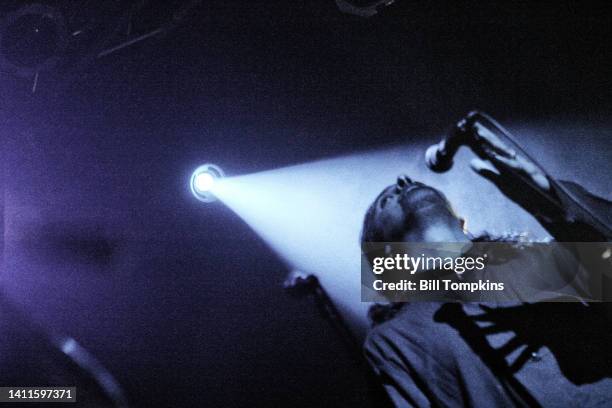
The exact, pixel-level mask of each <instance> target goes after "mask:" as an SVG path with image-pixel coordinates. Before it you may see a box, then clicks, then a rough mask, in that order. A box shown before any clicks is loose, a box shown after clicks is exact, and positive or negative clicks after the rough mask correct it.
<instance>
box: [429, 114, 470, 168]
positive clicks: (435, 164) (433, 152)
mask: <svg viewBox="0 0 612 408" xmlns="http://www.w3.org/2000/svg"><path fill="white" fill-rule="evenodd" d="M479 116H480V113H479V112H476V111H473V112H470V113H468V114H467V116H466V117H465V118H463V119H461V120H460V121H459V122H458V123H457V124H456V125H455V127H453V129H452V130H451V131H450V133H449V134H448V136H446V137H445V138H444V139H442V140H441V141H440V142H439V143H436V144H434V145H431V146H429V148H427V151H425V163H426V164H427V167H429V168H430V169H431V170H433V171H435V172H436V173H444V172H445V171H448V170H449V169H450V168H451V167H453V157H454V156H455V154H456V153H457V150H459V148H460V147H461V146H464V145H469V144H470V143H472V142H473V141H475V140H476V137H475V132H474V123H475V122H476V121H477V120H478V117H479Z"/></svg>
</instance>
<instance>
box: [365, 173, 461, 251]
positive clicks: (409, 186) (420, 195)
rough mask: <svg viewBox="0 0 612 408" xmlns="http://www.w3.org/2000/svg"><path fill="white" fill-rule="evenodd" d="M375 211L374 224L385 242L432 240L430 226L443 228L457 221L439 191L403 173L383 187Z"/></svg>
mask: <svg viewBox="0 0 612 408" xmlns="http://www.w3.org/2000/svg"><path fill="white" fill-rule="evenodd" d="M374 211H375V213H374V216H375V227H376V228H377V229H378V230H379V231H382V232H383V236H384V241H387V242H393V241H396V242H397V241H411V242H421V241H427V240H432V237H431V236H428V234H430V235H431V231H432V230H434V231H435V230H436V229H437V230H439V231H441V232H444V231H443V230H444V229H447V228H453V227H456V225H457V223H458V221H459V220H458V219H457V218H456V216H455V215H454V213H453V212H452V210H451V208H450V206H449V204H448V201H447V200H446V198H445V197H444V195H443V194H442V193H441V192H440V191H438V190H436V189H434V188H432V187H429V186H427V185H425V184H423V183H419V182H415V181H412V180H411V179H410V178H408V177H407V176H405V175H402V176H400V177H398V178H397V182H396V183H395V184H393V185H391V186H389V187H387V188H386V189H385V190H383V192H382V193H381V194H380V195H379V196H378V198H377V199H376V201H375V203H374ZM434 238H435V237H434Z"/></svg>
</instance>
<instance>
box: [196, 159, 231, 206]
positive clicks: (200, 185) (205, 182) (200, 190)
mask: <svg viewBox="0 0 612 408" xmlns="http://www.w3.org/2000/svg"><path fill="white" fill-rule="evenodd" d="M223 176H224V173H223V170H221V168H219V167H218V166H215V165H214V164H204V165H202V166H200V167H198V168H197V169H195V171H194V172H193V173H192V174H191V180H190V183H189V186H190V188H191V192H192V193H193V195H194V196H195V197H196V198H197V199H198V200H200V201H202V202H205V203H210V202H212V201H215V200H216V198H215V196H214V194H213V190H214V187H215V184H217V181H218V180H219V179H221V178H223Z"/></svg>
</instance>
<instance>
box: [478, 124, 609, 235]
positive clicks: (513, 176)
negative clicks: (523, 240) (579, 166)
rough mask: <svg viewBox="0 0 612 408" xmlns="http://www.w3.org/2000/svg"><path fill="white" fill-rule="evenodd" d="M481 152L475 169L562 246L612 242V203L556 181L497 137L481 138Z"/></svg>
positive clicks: (483, 136) (572, 185) (581, 189)
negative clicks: (484, 158) (575, 243)
mask: <svg viewBox="0 0 612 408" xmlns="http://www.w3.org/2000/svg"><path fill="white" fill-rule="evenodd" d="M479 139H480V141H481V145H480V146H479V147H480V149H481V150H480V152H481V153H482V154H484V156H485V157H486V160H482V159H474V160H472V163H471V167H472V169H473V170H474V171H475V172H476V173H478V174H479V175H481V176H483V177H485V178H486V179H488V180H490V181H491V182H492V183H493V184H495V185H496V186H497V187H498V188H499V190H500V191H501V192H502V193H503V194H504V195H505V196H506V197H508V198H510V199H511V200H512V201H514V202H515V203H517V204H518V205H520V206H521V207H522V208H524V209H525V210H526V211H528V212H529V213H530V214H532V215H533V216H534V217H535V218H536V219H537V220H538V221H539V222H540V224H541V225H542V226H543V227H544V228H545V229H546V230H547V231H548V232H549V233H550V234H551V235H552V236H553V237H554V238H555V240H557V241H561V242H602V241H610V240H612V233H611V225H612V203H610V202H609V201H607V200H604V199H602V198H599V197H596V196H594V195H592V194H590V193H589V192H588V191H586V190H585V189H584V188H582V187H581V186H579V185H578V184H576V183H571V182H566V181H556V180H554V179H551V178H549V177H548V176H547V175H546V174H545V173H544V171H543V170H542V169H540V168H539V167H538V166H537V165H536V164H535V163H533V162H531V160H529V159H528V158H526V157H523V156H522V155H520V154H517V152H515V151H514V150H513V149H511V148H509V147H508V146H506V145H505V144H504V143H503V142H502V141H501V140H500V139H499V138H497V137H496V136H495V135H493V134H490V133H486V134H480V133H479Z"/></svg>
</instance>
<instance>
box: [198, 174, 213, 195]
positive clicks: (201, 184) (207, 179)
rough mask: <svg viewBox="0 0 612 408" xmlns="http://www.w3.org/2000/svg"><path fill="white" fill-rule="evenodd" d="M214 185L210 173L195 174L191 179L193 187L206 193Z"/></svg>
mask: <svg viewBox="0 0 612 408" xmlns="http://www.w3.org/2000/svg"><path fill="white" fill-rule="evenodd" d="M214 185H215V178H214V177H213V175H212V174H210V173H200V174H196V176H195V179H194V181H193V187H194V188H195V189H196V191H198V192H199V193H206V192H208V191H210V190H211V189H212V188H213V186H214Z"/></svg>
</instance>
